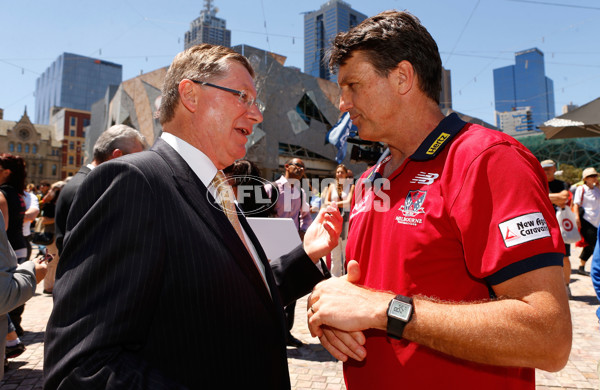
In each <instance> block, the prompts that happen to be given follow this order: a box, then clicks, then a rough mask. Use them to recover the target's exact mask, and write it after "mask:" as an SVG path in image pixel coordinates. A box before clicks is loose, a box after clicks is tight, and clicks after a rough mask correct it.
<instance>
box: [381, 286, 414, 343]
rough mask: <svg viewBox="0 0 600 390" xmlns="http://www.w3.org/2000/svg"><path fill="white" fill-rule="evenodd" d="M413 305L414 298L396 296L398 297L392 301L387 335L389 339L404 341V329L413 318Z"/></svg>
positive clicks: (389, 308) (389, 309)
mask: <svg viewBox="0 0 600 390" xmlns="http://www.w3.org/2000/svg"><path fill="white" fill-rule="evenodd" d="M412 303H413V300H412V298H409V297H405V296H404V295H396V297H395V298H394V299H392V300H391V301H390V305H389V306H388V312H387V315H388V321H387V334H388V336H389V337H391V338H394V339H397V340H400V339H402V333H403V332H404V327H405V326H406V324H408V322H409V321H410V319H411V318H412V314H413V304H412Z"/></svg>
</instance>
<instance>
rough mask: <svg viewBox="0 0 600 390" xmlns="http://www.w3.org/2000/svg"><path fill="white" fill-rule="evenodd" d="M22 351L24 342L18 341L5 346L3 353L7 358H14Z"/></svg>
mask: <svg viewBox="0 0 600 390" xmlns="http://www.w3.org/2000/svg"><path fill="white" fill-rule="evenodd" d="M23 352H25V344H23V343H19V344H17V345H15V346H12V347H8V346H7V347H6V352H5V354H6V358H7V359H14V358H16V357H17V356H20V355H21V354H22V353H23Z"/></svg>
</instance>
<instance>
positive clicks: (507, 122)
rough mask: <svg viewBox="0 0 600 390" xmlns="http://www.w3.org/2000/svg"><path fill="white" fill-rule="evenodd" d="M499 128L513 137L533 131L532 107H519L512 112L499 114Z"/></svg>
mask: <svg viewBox="0 0 600 390" xmlns="http://www.w3.org/2000/svg"><path fill="white" fill-rule="evenodd" d="M496 117H497V118H498V127H499V128H500V129H502V131H503V132H505V133H506V134H508V135H511V136H513V137H516V136H519V135H523V134H525V133H526V132H529V131H532V129H533V123H532V119H531V107H517V108H515V109H514V110H512V111H504V112H497V113H496Z"/></svg>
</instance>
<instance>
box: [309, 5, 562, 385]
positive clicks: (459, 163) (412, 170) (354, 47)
mask: <svg viewBox="0 0 600 390" xmlns="http://www.w3.org/2000/svg"><path fill="white" fill-rule="evenodd" d="M329 64H330V68H332V69H333V70H334V71H335V70H336V69H337V70H338V73H337V82H338V84H339V86H340V111H342V112H348V113H349V114H350V118H351V119H352V122H353V124H354V125H356V126H357V127H358V133H359V136H360V138H361V139H363V140H368V141H374V142H381V143H383V144H385V145H387V146H388V148H389V155H387V156H383V158H382V159H381V161H379V162H378V164H377V165H376V167H374V168H373V169H370V170H369V171H367V172H366V173H364V174H363V175H362V176H361V178H360V179H359V181H358V182H357V184H356V189H355V195H354V198H355V199H356V201H355V204H354V206H353V208H352V213H351V215H350V232H349V234H348V243H347V247H346V255H347V258H348V259H352V260H349V261H348V263H347V266H348V268H347V272H348V273H347V275H345V276H343V277H340V278H331V279H328V280H325V281H323V282H320V283H319V284H318V285H317V286H316V287H315V288H314V289H313V292H312V293H311V295H310V296H309V299H308V307H307V316H308V324H309V329H310V331H311V334H312V335H313V336H317V337H319V339H320V340H321V343H322V344H323V346H324V347H325V348H327V349H328V350H329V351H330V352H332V354H333V355H334V356H336V357H338V358H340V359H342V360H344V378H345V381H346V385H347V388H348V390H354V389H395V388H406V389H437V388H449V389H486V390H490V389H498V390H500V389H502V390H504V389H513V390H514V389H533V388H534V387H535V368H540V369H543V370H548V371H558V370H560V369H561V368H563V367H564V366H565V364H566V363H567V361H568V358H569V353H570V350H571V342H572V325H571V313H570V310H569V301H568V299H567V293H566V290H565V284H564V277H563V270H562V265H563V257H564V244H563V241H562V237H561V233H560V229H559V226H558V223H557V220H556V214H555V212H554V208H553V207H552V204H551V203H550V200H549V199H548V183H547V180H546V177H545V176H544V172H543V170H542V168H541V166H540V162H539V161H538V160H537V158H535V156H533V155H532V154H531V152H530V151H529V150H527V148H525V147H524V146H523V145H522V144H520V143H519V142H518V141H516V140H515V139H514V138H512V137H510V136H507V135H506V134H504V133H502V132H499V131H494V130H490V129H486V128H484V127H482V126H479V125H476V124H472V123H466V122H464V121H463V120H461V119H460V117H459V116H458V115H457V114H456V113H452V114H450V115H448V116H444V114H443V113H442V112H441V110H440V107H439V99H440V91H441V84H442V83H441V79H442V62H441V58H440V54H439V50H438V47H437V44H436V43H435V41H434V39H433V38H432V36H431V35H430V34H429V32H428V31H427V29H426V28H425V27H424V26H423V25H422V24H421V23H420V21H419V20H418V19H417V18H416V17H415V16H413V15H412V14H410V13H408V12H398V11H385V12H382V13H380V14H378V15H375V16H373V17H370V18H368V19H366V20H364V21H363V22H361V23H360V24H359V25H358V26H355V27H353V28H351V29H350V30H349V31H347V32H342V33H339V34H338V35H337V36H336V38H335V39H334V41H333V47H332V49H331V57H330V62H329ZM386 154H387V153H386ZM507 172H509V173H510V174H507ZM524 191H526V196H524Z"/></svg>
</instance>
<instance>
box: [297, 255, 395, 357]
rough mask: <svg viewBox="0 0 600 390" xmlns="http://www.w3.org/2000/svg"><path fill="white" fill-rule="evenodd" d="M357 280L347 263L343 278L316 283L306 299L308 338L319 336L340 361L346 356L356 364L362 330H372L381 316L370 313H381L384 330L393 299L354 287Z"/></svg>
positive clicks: (362, 350)
mask: <svg viewBox="0 0 600 390" xmlns="http://www.w3.org/2000/svg"><path fill="white" fill-rule="evenodd" d="M359 279H360V267H359V265H358V263H357V262H356V261H354V260H351V261H350V262H349V263H348V274H347V275H344V276H342V277H340V278H332V279H328V280H326V281H323V282H321V283H319V284H318V285H317V286H316V287H315V289H314V290H313V292H312V293H311V295H310V296H309V299H308V327H309V330H310V333H311V335H312V336H313V337H315V336H316V337H319V340H320V341H321V344H322V345H323V347H325V349H327V350H328V351H329V352H330V353H331V354H332V355H333V356H334V357H335V358H337V359H339V360H341V361H346V360H347V359H348V357H351V358H353V359H355V360H359V361H360V360H363V359H364V358H365V356H366V355H367V351H366V349H365V348H364V347H363V345H364V343H365V341H366V340H365V336H364V335H363V333H362V331H363V330H365V329H369V328H373V327H376V324H377V323H378V322H379V321H380V320H381V317H380V316H376V315H374V314H375V313H377V312H378V311H379V310H383V314H384V317H383V327H384V329H385V326H386V324H387V314H386V313H387V305H388V304H389V301H390V299H391V297H393V295H390V297H388V296H387V294H385V293H377V292H374V291H370V290H367V289H365V288H363V287H360V286H357V285H356V284H355V283H356V282H358V280H359ZM378 308H379V309H378Z"/></svg>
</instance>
